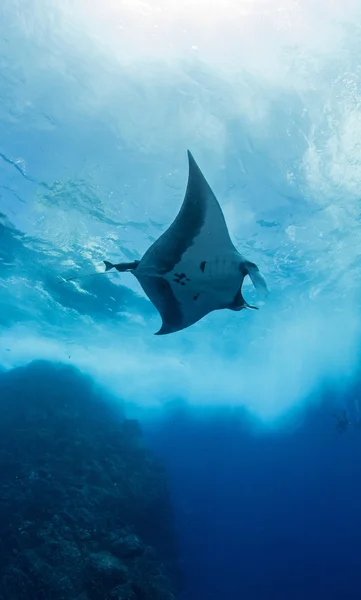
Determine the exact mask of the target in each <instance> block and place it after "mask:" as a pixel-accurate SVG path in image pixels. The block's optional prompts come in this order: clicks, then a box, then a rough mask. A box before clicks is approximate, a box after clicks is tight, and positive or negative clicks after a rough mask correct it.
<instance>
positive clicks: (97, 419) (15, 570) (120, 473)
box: [0, 363, 176, 600]
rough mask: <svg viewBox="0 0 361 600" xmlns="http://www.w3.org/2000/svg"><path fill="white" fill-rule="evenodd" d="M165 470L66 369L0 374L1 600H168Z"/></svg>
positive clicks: (40, 366)
mask: <svg viewBox="0 0 361 600" xmlns="http://www.w3.org/2000/svg"><path fill="white" fill-rule="evenodd" d="M175 573H176V550H175V539H174V534H173V519H172V510H171V504H170V499H169V494H168V489H167V481H166V477H165V474H164V471H163V469H162V468H161V467H160V465H159V464H158V463H157V462H156V460H155V459H154V458H153V456H152V455H151V454H150V452H149V451H148V450H147V449H146V448H145V446H144V444H143V441H142V435H141V431H140V428H139V426H138V424H137V422H135V421H129V420H126V419H124V418H123V416H122V414H121V409H120V408H119V405H117V404H116V403H114V402H113V401H112V400H111V399H109V398H105V397H104V395H103V394H101V393H100V392H99V390H97V389H96V388H95V386H94V385H93V384H92V382H91V381H89V380H88V379H86V378H84V377H83V376H81V375H79V373H77V372H76V371H75V370H73V369H70V368H69V367H65V366H62V365H51V364H47V363H33V364H32V365H29V366H28V367H26V368H22V369H15V370H13V371H11V372H9V373H0V600H174V599H175V594H174V581H173V582H172V581H171V575H172V577H173V579H174V578H175Z"/></svg>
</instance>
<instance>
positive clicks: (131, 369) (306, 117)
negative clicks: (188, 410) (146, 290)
mask: <svg viewBox="0 0 361 600" xmlns="http://www.w3.org/2000/svg"><path fill="white" fill-rule="evenodd" d="M360 13H361V6H360V4H359V2H357V1H356V0H355V1H351V0H346V1H345V2H342V3H339V2H330V1H329V0H328V1H327V2H326V0H322V1H321V2H317V3H314V2H310V1H307V0H304V1H300V2H294V1H280V0H268V1H267V0H263V1H261V0H260V1H257V0H248V1H243V2H242V1H239V0H237V1H234V2H233V1H228V2H227V1H226V0H213V1H209V0H208V1H207V2H206V1H205V0H204V1H203V0H197V1H196V0H193V1H189V2H186V1H185V0H184V1H181V0H177V2H170V1H169V0H160V1H158V2H135V1H129V2H122V3H119V2H116V1H115V0H114V1H113V0H112V1H111V0H105V1H104V2H101V3H99V2H98V1H95V0H91V1H89V0H87V1H85V0H79V1H78V2H77V3H75V5H74V3H73V2H61V3H60V2H57V1H53V2H52V4H50V3H47V8H46V10H45V8H44V4H43V3H42V2H31V3H30V2H28V1H27V0H21V1H18V2H11V3H10V2H9V1H7V0H6V1H5V2H4V3H3V5H2V8H1V12H0V17H1V19H2V22H3V23H4V24H5V25H6V27H7V30H8V31H9V32H10V33H9V35H8V36H7V39H6V40H5V39H3V40H2V41H1V42H0V44H1V47H0V50H1V51H2V55H3V56H4V61H5V65H6V69H7V74H8V76H7V79H6V82H5V83H4V82H3V83H2V84H1V86H2V88H3V89H2V92H3V93H2V97H4V98H5V102H4V103H3V105H2V107H1V118H2V119H3V120H5V122H6V123H7V124H8V125H7V126H8V129H9V131H10V132H12V135H11V136H10V135H9V139H7V138H6V137H5V138H4V139H3V140H2V141H1V147H0V151H1V152H2V154H3V155H5V156H6V158H7V159H10V160H11V161H12V163H13V165H18V166H19V167H21V170H22V172H23V174H25V175H26V177H28V176H30V177H31V178H32V179H33V180H35V181H36V182H37V183H35V184H34V183H29V179H26V178H25V177H24V175H21V173H20V172H19V169H16V168H15V167H14V166H12V165H11V163H9V162H3V166H4V168H5V169H6V171H5V177H6V180H5V183H4V185H6V186H7V187H8V188H9V189H12V190H13V192H16V195H15V194H14V193H13V194H8V195H4V197H2V199H1V200H0V211H1V212H4V213H5V214H6V215H7V217H8V218H9V220H10V221H11V222H12V223H13V224H14V225H15V226H17V227H18V228H19V229H20V230H21V231H23V232H25V233H26V234H28V236H31V237H29V238H27V239H26V245H27V247H28V248H30V249H35V250H36V254H33V255H31V260H29V259H24V264H25V268H22V269H20V270H19V271H17V270H16V269H15V268H14V272H13V274H12V278H11V280H7V283H6V285H5V286H4V287H1V293H2V299H0V301H1V307H2V313H3V315H5V317H6V311H9V307H11V309H12V310H13V309H14V310H15V309H16V311H18V312H17V313H16V314H17V315H19V316H18V317H17V318H15V321H16V320H17V321H19V324H17V325H14V317H13V316H12V317H11V319H10V316H9V320H8V322H7V323H6V318H5V317H4V319H3V320H4V321H5V323H4V324H5V327H6V328H5V329H4V330H3V333H2V334H1V338H0V364H3V365H4V366H6V367H11V366H16V365H19V364H24V363H26V362H28V361H29V360H32V359H36V358H46V359H54V360H64V361H67V362H69V363H70V364H74V365H75V366H78V367H79V368H81V369H82V370H84V371H86V372H89V373H92V374H93V375H94V376H95V378H96V379H97V380H99V381H100V382H101V383H103V384H105V385H106V386H108V387H109V389H111V390H112V391H113V392H116V393H117V394H119V396H120V397H122V398H124V399H125V400H127V401H132V402H135V403H137V404H139V405H140V406H159V405H163V404H164V403H165V402H166V401H167V400H170V399H171V398H172V397H173V396H176V397H183V398H184V399H186V400H187V401H188V402H189V403H191V404H193V405H208V404H209V405H216V404H231V405H240V406H246V407H247V408H248V409H249V410H250V411H251V412H252V413H253V414H255V415H257V416H258V417H260V418H261V419H263V420H265V421H271V420H273V419H275V418H277V417H280V416H282V415H284V414H285V412H287V411H288V410H289V409H291V408H293V407H295V406H298V405H300V404H301V403H304V402H306V401H307V400H308V399H310V398H313V397H314V393H315V392H317V390H319V389H320V388H321V387H322V385H323V384H324V383H329V382H330V381H331V382H333V383H334V385H347V382H348V381H350V380H351V379H352V377H353V375H354V373H355V371H356V368H357V357H358V343H359V334H360V318H359V306H358V292H359V286H358V281H359V280H360V264H359V263H360V260H359V256H360V255H361V242H360V240H361V238H360V235H359V188H360V174H361V156H360V146H359V142H358V140H359V139H360V134H361V119H360V114H361V113H360V106H359V97H360V91H361V90H360V84H359V82H358V77H359V73H358V69H359V67H358V56H359V52H360V43H359V41H358V34H357V27H356V25H355V23H356V24H357V22H359V19H360V16H361V15H360ZM14 132H15V133H14ZM187 148H190V149H191V150H192V152H193V153H194V156H195V158H196V160H197V162H198V163H199V165H200V167H201V168H202V170H203V172H204V174H205V175H206V177H207V179H208V181H209V182H210V184H211V186H212V187H213V189H214V191H215V192H216V194H217V196H218V197H219V200H220V202H221V204H222V207H224V212H225V215H226V218H227V220H229V226H230V231H231V233H232V237H233V239H235V241H236V243H237V245H238V247H239V249H240V251H244V252H245V254H246V255H247V256H248V257H249V258H250V259H251V260H255V262H257V264H258V265H259V267H260V269H261V270H262V272H263V273H264V275H265V277H266V279H267V282H268V285H269V287H270V290H271V296H270V299H269V300H268V301H267V303H266V304H265V305H262V306H261V307H260V308H261V310H260V311H259V312H258V313H255V314H251V313H250V312H248V311H247V314H243V313H242V314H241V315H240V314H235V313H231V312H229V313H219V314H216V313H214V314H213V315H209V316H208V317H207V318H206V319H204V320H203V321H202V322H201V323H199V324H197V326H195V327H192V328H191V329H189V330H187V331H185V332H181V333H180V334H175V335H174V336H173V335H171V336H166V337H165V338H163V339H160V338H155V337H153V332H154V331H156V330H157V328H158V325H159V320H157V319H158V317H157V315H156V314H155V312H154V316H149V317H147V316H144V315H140V316H138V314H137V310H135V309H134V308H133V307H132V306H131V305H129V302H128V303H127V305H126V307H123V306H122V303H121V300H111V299H110V300H109V302H108V301H107V300H104V298H102V296H101V291H102V285H103V284H102V282H101V280H102V278H94V279H97V283H96V285H97V287H96V288H94V289H92V291H91V292H90V293H87V294H84V293H81V289H82V288H81V286H82V285H84V286H85V284H86V281H85V280H84V283H83V282H82V281H78V282H77V284H76V285H77V287H76V286H75V285H73V284H69V286H70V287H69V288H66V289H67V290H68V291H67V292H64V289H62V292H61V294H63V293H64V294H65V293H69V294H70V295H72V296H71V297H70V298H66V300H65V299H64V298H65V296H61V295H60V292H59V294H58V293H56V286H52V287H51V286H50V287H49V288H48V287H47V286H48V285H49V280H47V283H46V284H43V283H42V280H43V279H44V277H50V278H52V280H55V279H56V275H57V274H60V273H61V272H62V269H63V270H66V269H68V267H67V265H69V264H70V265H76V264H77V261H78V263H79V265H81V266H83V268H84V271H85V269H86V272H89V266H90V269H91V268H92V264H93V265H94V268H95V269H99V265H100V264H101V261H102V259H103V258H110V259H112V258H116V257H117V256H119V260H122V258H124V257H128V258H129V256H132V257H133V258H134V257H136V256H139V255H141V254H142V252H144V250H145V249H146V248H147V247H148V246H149V244H150V243H151V241H152V240H153V239H154V238H155V237H157V236H158V235H159V234H160V232H161V231H163V230H164V228H165V227H166V226H167V225H168V224H169V222H170V221H171V220H172V219H173V217H174V216H175V214H176V212H177V210H178V208H179V206H180V203H181V201H182V198H183V193H184V189H185V183H186V175H187V172H186V169H187V165H186V152H185V151H186V149H187ZM41 182H45V183H46V184H47V185H50V186H51V190H50V191H49V189H48V188H47V187H46V186H45V187H44V186H43V185H42V183H41ZM54 257H57V258H56V271H55V270H54V269H55V267H54V264H55V263H54V260H55V259H54ZM78 259H79V260H78ZM18 260H20V261H21V260H22V259H21V258H19V259H18ZM83 261H85V262H83ZM84 265H85V266H84ZM18 267H19V265H17V268H18ZM66 275H67V276H69V270H67V271H66ZM111 280H112V281H113V282H116V283H122V284H123V285H125V286H128V287H129V289H130V290H134V291H136V292H137V293H138V294H139V296H142V294H141V291H140V289H139V287H138V285H137V283H136V282H135V281H134V280H133V279H131V275H129V274H124V275H121V276H117V275H116V276H112V279H111ZM0 282H1V280H0ZM2 283H4V282H2ZM79 286H80V287H79ZM54 290H55V291H54ZM77 290H78V291H77ZM107 290H108V288H107ZM247 293H248V294H250V293H251V292H250V289H249V288H248V287H245V296H246V298H248V296H247ZM76 294H78V299H77V301H76V302H74V295H76ZM98 297H99V298H101V300H98V304H96V300H97V298H98ZM88 300H89V304H86V305H84V306H88V307H89V308H84V309H83V310H79V306H78V304H79V303H81V302H82V301H84V302H86V301H88ZM92 300H94V303H95V304H90V303H91V302H92ZM139 310H140V309H139ZM109 311H112V313H111V314H112V316H113V319H109V318H107V317H108V315H109ZM117 311H119V314H118V316H117V314H116V313H117ZM152 314H153V313H152ZM9 315H10V311H9Z"/></svg>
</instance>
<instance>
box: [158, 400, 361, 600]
mask: <svg viewBox="0 0 361 600" xmlns="http://www.w3.org/2000/svg"><path fill="white" fill-rule="evenodd" d="M338 410H340V408H338ZM341 410H342V407H341ZM332 412H333V410H332V408H330V407H329V406H328V404H327V400H326V404H324V405H323V406H319V407H318V408H315V409H312V410H310V411H309V412H308V414H307V416H306V418H305V419H304V421H303V422H302V424H300V425H299V426H297V427H294V426H290V427H289V428H287V427H285V429H284V430H283V432H280V431H278V432H276V431H275V432H272V433H270V432H269V431H268V432H265V431H263V432H259V431H258V432H255V431H254V430H253V431H252V427H249V426H248V425H247V424H246V422H245V419H242V417H241V416H237V415H236V414H235V413H234V412H232V411H227V410H223V411H222V410H219V411H213V413H212V414H210V413H211V411H210V410H202V411H198V413H197V412H196V411H194V410H193V411H184V410H183V411H182V410H178V411H173V410H172V411H170V413H169V415H168V417H167V418H166V419H165V420H164V422H163V424H162V425H161V426H160V425H159V423H158V425H154V424H153V425H152V426H151V427H150V428H149V432H148V435H149V437H150V439H151V442H152V445H153V446H154V447H156V448H157V452H158V453H159V455H160V456H161V458H162V460H163V461H165V462H166V463H167V466H168V472H169V474H170V477H171V484H172V489H173V497H174V502H175V505H176V512H177V515H178V535H179V536H180V543H181V550H182V557H183V558H182V561H183V562H182V567H183V569H184V573H185V577H186V578H185V589H184V591H183V596H182V600H203V599H204V600H208V599H214V600H264V599H267V600H320V599H327V600H341V599H345V600H360V599H361V429H357V428H356V427H354V426H353V425H351V426H350V427H349V428H348V431H346V432H345V433H344V434H340V433H338V431H337V430H336V426H335V425H336V421H335V419H334V418H333V416H332ZM351 419H352V416H351Z"/></svg>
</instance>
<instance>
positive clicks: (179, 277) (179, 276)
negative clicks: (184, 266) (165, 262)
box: [173, 273, 190, 285]
mask: <svg viewBox="0 0 361 600" xmlns="http://www.w3.org/2000/svg"><path fill="white" fill-rule="evenodd" d="M173 281H174V283H180V284H181V285H185V284H186V283H185V282H186V281H190V279H189V277H187V275H186V274H185V273H174V279H173Z"/></svg>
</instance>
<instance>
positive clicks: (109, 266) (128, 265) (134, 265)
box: [103, 260, 139, 273]
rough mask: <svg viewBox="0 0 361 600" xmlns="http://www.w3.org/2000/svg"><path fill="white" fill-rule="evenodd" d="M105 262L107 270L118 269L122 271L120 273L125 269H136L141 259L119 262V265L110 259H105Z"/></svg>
mask: <svg viewBox="0 0 361 600" xmlns="http://www.w3.org/2000/svg"><path fill="white" fill-rule="evenodd" d="M103 263H104V264H105V271H110V269H116V270H117V271H120V273H123V272H125V271H134V269H136V268H137V266H138V265H139V260H134V261H133V262H130V263H118V264H117V265H113V263H111V262H109V261H108V260H103Z"/></svg>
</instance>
